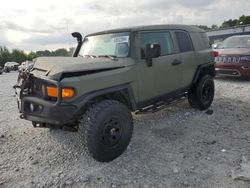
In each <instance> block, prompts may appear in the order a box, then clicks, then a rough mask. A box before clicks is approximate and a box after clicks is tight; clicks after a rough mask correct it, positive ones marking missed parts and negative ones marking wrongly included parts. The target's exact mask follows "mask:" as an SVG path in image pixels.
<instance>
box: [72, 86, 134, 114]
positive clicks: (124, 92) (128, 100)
mask: <svg viewBox="0 0 250 188" xmlns="http://www.w3.org/2000/svg"><path fill="white" fill-rule="evenodd" d="M105 99H109V100H116V101H119V102H121V103H123V104H124V105H126V106H127V107H128V109H129V110H130V111H133V112H134V111H136V110H137V105H136V100H135V97H134V93H133V89H132V87H131V86H130V85H129V84H123V85H119V86H115V87H111V88H105V89H101V90H97V91H94V92H90V93H88V94H85V95H83V96H82V97H80V98H79V99H78V100H77V101H75V103H76V104H77V105H78V106H79V108H80V109H81V111H82V112H84V111H85V110H86V109H87V108H88V106H89V105H92V104H94V103H96V102H99V101H102V100H105Z"/></svg>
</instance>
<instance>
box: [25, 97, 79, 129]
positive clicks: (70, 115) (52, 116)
mask: <svg viewBox="0 0 250 188" xmlns="http://www.w3.org/2000/svg"><path fill="white" fill-rule="evenodd" d="M77 111H78V110H77V107H76V106H74V105H68V104H56V103H53V102H50V101H45V100H43V99H39V98H37V97H31V96H25V97H23V98H22V99H21V105H20V112H21V117H22V118H23V119H26V120H30V121H33V122H38V123H49V124H56V125H63V124H67V123H70V122H71V121H73V119H74V117H75V115H76V113H77Z"/></svg>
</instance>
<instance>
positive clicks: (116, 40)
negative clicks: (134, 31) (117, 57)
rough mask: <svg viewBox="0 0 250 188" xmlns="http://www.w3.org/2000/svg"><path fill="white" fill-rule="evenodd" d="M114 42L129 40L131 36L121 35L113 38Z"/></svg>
mask: <svg viewBox="0 0 250 188" xmlns="http://www.w3.org/2000/svg"><path fill="white" fill-rule="evenodd" d="M113 41H114V43H123V42H128V41H129V36H121V37H115V38H113Z"/></svg>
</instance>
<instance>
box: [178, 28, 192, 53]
mask: <svg viewBox="0 0 250 188" xmlns="http://www.w3.org/2000/svg"><path fill="white" fill-rule="evenodd" d="M175 35H176V38H177V42H178V45H179V48H180V51H181V52H188V51H193V44H192V41H191V39H190V37H189V35H188V34H187V33H186V32H183V31H176V32H175Z"/></svg>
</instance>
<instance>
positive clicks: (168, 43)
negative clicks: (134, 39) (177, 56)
mask: <svg viewBox="0 0 250 188" xmlns="http://www.w3.org/2000/svg"><path fill="white" fill-rule="evenodd" d="M152 43H158V44H160V45H161V56H164V55H168V54H172V53H173V52H174V45H173V40H172V38H171V35H170V33H169V32H145V33H141V41H140V45H141V46H140V47H141V58H142V59H144V58H145V51H146V50H145V49H146V45H147V44H152Z"/></svg>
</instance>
